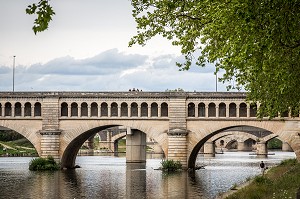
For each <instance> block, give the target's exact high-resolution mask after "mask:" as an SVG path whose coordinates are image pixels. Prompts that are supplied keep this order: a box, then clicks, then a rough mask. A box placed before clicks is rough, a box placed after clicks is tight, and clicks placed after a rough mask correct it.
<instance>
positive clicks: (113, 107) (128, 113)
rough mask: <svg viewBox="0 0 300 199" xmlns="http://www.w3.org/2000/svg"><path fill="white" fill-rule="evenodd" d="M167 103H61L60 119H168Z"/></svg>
mask: <svg viewBox="0 0 300 199" xmlns="http://www.w3.org/2000/svg"><path fill="white" fill-rule="evenodd" d="M168 112H169V111H168V103H166V102H162V103H157V102H152V103H147V102H142V103H137V102H132V103H127V102H120V103H117V102H112V103H107V102H100V103H97V102H91V103H87V102H82V103H77V102H70V103H67V102H62V103H61V104H60V116H61V117H168V115H169V113H168Z"/></svg>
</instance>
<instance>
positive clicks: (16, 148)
mask: <svg viewBox="0 0 300 199" xmlns="http://www.w3.org/2000/svg"><path fill="white" fill-rule="evenodd" d="M0 156H37V151H36V150H35V148H34V147H33V145H32V144H31V143H30V142H28V141H27V140H24V139H19V140H14V141H8V142H4V141H0Z"/></svg>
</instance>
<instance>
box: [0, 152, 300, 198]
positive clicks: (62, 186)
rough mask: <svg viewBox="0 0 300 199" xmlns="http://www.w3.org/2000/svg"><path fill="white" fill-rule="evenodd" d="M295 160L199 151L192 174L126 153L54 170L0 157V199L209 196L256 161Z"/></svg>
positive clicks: (81, 159)
mask: <svg viewBox="0 0 300 199" xmlns="http://www.w3.org/2000/svg"><path fill="white" fill-rule="evenodd" d="M288 158H295V153H293V152H275V155H270V156H269V157H268V158H267V159H258V158H256V157H255V156H251V155H249V152H225V153H224V154H217V155H216V157H215V158H204V157H203V156H201V155H198V159H197V164H199V165H205V169H200V170H197V171H195V172H194V173H188V172H177V173H174V174H166V173H164V172H162V171H160V170H155V169H156V168H158V167H159V166H160V161H161V159H159V158H158V159H147V163H146V164H126V159H125V157H114V156H78V157H77V159H76V164H77V165H80V166H81V168H78V169H76V170H62V171H55V172H33V171H29V170H28V164H29V162H30V160H31V159H32V158H30V157H1V158H0V198H1V199H2V198H3V199H4V198H5V199H7V198H9V199H12V198H15V199H81V198H86V199H93V198H101V199H106V198H107V199H118V198H127V199H135V198H136V199H143V198H155V199H157V198H169V199H171V198H175V199H182V198H203V199H213V198H215V197H216V196H217V195H218V194H219V193H222V192H226V191H227V190H229V189H230V187H232V186H233V185H234V184H240V183H242V182H245V181H246V179H247V178H250V177H253V176H255V175H258V174H259V173H260V169H259V162H260V161H261V160H263V161H265V162H266V164H267V166H268V167H271V166H273V165H275V164H278V163H279V162H280V161H281V160H283V159H288Z"/></svg>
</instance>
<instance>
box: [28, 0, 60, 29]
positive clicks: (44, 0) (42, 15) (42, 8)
mask: <svg viewBox="0 0 300 199" xmlns="http://www.w3.org/2000/svg"><path fill="white" fill-rule="evenodd" d="M49 1H50V0H40V1H39V3H38V4H35V3H33V4H32V5H29V6H28V7H27V9H26V13H27V14H30V15H31V14H37V18H36V19H35V20H34V25H33V27H32V30H33V32H34V34H36V33H37V32H42V31H44V30H46V29H47V28H48V26H49V22H50V21H51V20H52V16H53V15H55V12H54V11H53V9H52V7H51V6H50V5H49Z"/></svg>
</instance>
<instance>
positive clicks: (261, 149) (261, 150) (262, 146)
mask: <svg viewBox="0 0 300 199" xmlns="http://www.w3.org/2000/svg"><path fill="white" fill-rule="evenodd" d="M256 146H257V148H256V156H257V157H259V158H266V157H268V148H267V142H257V143H256Z"/></svg>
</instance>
